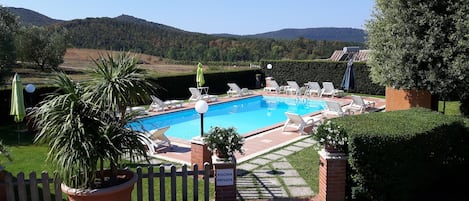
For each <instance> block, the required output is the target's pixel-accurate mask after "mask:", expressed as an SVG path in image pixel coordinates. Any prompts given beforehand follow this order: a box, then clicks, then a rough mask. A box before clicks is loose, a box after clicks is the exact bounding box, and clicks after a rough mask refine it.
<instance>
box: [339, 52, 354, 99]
mask: <svg viewBox="0 0 469 201" xmlns="http://www.w3.org/2000/svg"><path fill="white" fill-rule="evenodd" d="M340 86H341V88H343V89H344V90H346V91H348V90H350V89H353V88H355V75H354V73H353V60H352V59H350V60H349V61H348V63H347V68H346V69H345V74H344V77H343V78H342V84H341V85H340Z"/></svg>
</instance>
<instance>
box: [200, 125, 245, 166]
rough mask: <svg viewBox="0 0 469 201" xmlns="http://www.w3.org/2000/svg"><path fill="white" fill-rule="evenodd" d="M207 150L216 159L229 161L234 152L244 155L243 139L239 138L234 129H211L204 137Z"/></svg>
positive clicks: (216, 127)
mask: <svg viewBox="0 0 469 201" xmlns="http://www.w3.org/2000/svg"><path fill="white" fill-rule="evenodd" d="M204 142H205V143H206V144H207V149H208V150H209V151H211V152H212V153H213V154H215V155H216V156H217V157H218V158H221V159H224V160H229V159H230V158H233V157H234V153H235V152H239V153H240V154H244V149H243V148H242V147H243V144H244V137H242V136H240V135H239V134H238V132H237V130H236V128H234V127H229V128H222V127H218V126H215V127H212V128H210V130H209V132H208V133H207V134H206V135H205V136H204Z"/></svg>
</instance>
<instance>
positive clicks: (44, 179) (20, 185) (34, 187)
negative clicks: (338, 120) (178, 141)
mask: <svg viewBox="0 0 469 201" xmlns="http://www.w3.org/2000/svg"><path fill="white" fill-rule="evenodd" d="M154 167H155V166H149V167H145V168H146V169H147V173H143V169H144V168H142V167H138V168H137V175H138V180H137V183H136V188H135V190H136V191H137V200H138V201H143V185H144V181H143V179H144V178H146V179H148V180H147V183H148V201H154V197H155V193H154V192H155V182H158V181H155V180H158V179H159V184H160V185H159V186H160V187H159V193H160V198H159V200H166V189H165V188H166V187H165V180H166V178H169V179H170V181H171V182H170V183H171V186H170V197H171V200H177V198H176V197H177V194H178V193H180V194H181V197H182V200H188V179H192V180H193V189H192V193H193V194H192V196H193V199H194V200H199V194H198V192H199V190H198V189H199V178H200V177H202V176H203V184H201V185H203V191H204V193H203V200H205V201H208V200H209V198H210V191H209V190H210V186H209V177H210V167H209V164H208V163H206V164H204V169H203V170H199V169H198V166H197V164H194V165H193V166H192V170H191V171H188V168H187V165H183V166H182V168H181V171H179V172H176V167H175V166H174V165H171V166H170V171H169V172H167V171H165V166H163V165H160V166H159V172H156V173H155V172H154ZM177 177H181V181H182V182H181V185H180V186H181V187H180V189H178V188H177V185H176V179H177ZM155 178H157V179H155ZM51 184H53V189H50V186H51ZM0 185H5V190H6V198H7V200H8V201H10V200H12V201H14V200H18V201H28V199H29V200H31V201H40V200H42V201H52V200H54V201H62V191H61V189H60V185H61V180H60V179H59V178H58V177H57V176H54V178H50V177H49V174H48V173H47V172H43V173H41V178H37V175H36V172H31V173H30V174H29V179H25V175H24V173H19V174H18V175H17V177H16V179H14V178H13V176H12V175H11V174H10V173H8V174H7V175H6V176H5V182H0ZM28 186H29V192H28ZM38 189H42V191H41V192H39V190H38ZM0 190H1V189H0ZM28 193H29V196H28ZM51 194H52V195H55V197H53V198H52V197H51ZM201 198H202V197H201ZM0 200H1V199H0Z"/></svg>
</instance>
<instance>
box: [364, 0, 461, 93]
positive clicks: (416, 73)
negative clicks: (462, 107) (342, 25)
mask: <svg viewBox="0 0 469 201" xmlns="http://www.w3.org/2000/svg"><path fill="white" fill-rule="evenodd" d="M366 28H367V32H368V37H369V38H368V42H369V47H370V49H371V50H372V52H371V54H370V59H369V61H368V64H369V66H370V67H371V73H370V76H371V79H372V80H373V82H375V83H377V84H380V85H383V86H391V87H395V88H400V89H424V90H428V91H429V92H430V93H432V94H434V95H438V96H440V98H442V99H443V100H446V99H447V98H449V96H450V95H454V94H458V95H461V94H463V93H464V91H466V92H467V91H468V86H469V83H468V80H469V48H468V47H469V35H468V32H469V4H468V2H467V1H466V0H453V1H448V0H444V1H441V0H427V1H419V0H376V5H375V9H374V12H373V14H372V19H371V20H370V21H369V22H368V23H367V25H366Z"/></svg>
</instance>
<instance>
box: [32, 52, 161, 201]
mask: <svg viewBox="0 0 469 201" xmlns="http://www.w3.org/2000/svg"><path fill="white" fill-rule="evenodd" d="M137 61H138V59H137V58H136V57H135V56H131V55H130V54H128V53H120V54H119V55H118V56H117V57H115V56H113V55H111V54H108V55H107V58H106V57H103V56H101V58H99V59H97V60H95V64H96V67H95V68H94V71H93V75H94V76H93V79H91V80H90V81H87V82H84V83H76V82H74V81H73V80H72V79H71V78H70V77H69V76H67V75H66V74H63V73H58V74H57V76H56V78H55V79H54V83H55V85H56V86H57V87H58V88H59V90H60V92H61V93H57V94H51V95H49V96H48V97H47V98H46V99H45V100H44V101H42V102H41V103H40V104H39V107H38V108H37V109H36V110H35V111H34V112H33V113H34V114H33V115H34V117H35V118H34V119H35V126H36V127H37V128H38V133H37V134H36V137H35V142H36V143H48V144H49V146H50V150H49V153H48V156H47V160H48V161H50V162H51V163H52V164H53V165H54V166H55V169H56V171H57V173H58V174H59V176H60V178H61V179H62V182H63V183H62V191H63V192H64V193H66V194H67V195H68V198H69V200H86V199H91V200H131V197H130V196H131V194H130V193H131V191H132V189H133V185H134V183H135V182H136V180H137V175H136V174H135V173H133V172H131V171H128V170H122V169H119V168H120V167H119V163H120V162H121V161H122V159H123V157H125V159H126V160H130V161H136V160H138V159H141V158H142V156H143V158H147V155H146V148H145V147H144V145H143V144H142V143H141V140H145V139H142V137H141V136H142V135H138V134H137V132H138V131H135V130H132V129H130V128H128V127H127V123H128V122H129V121H130V120H132V119H133V118H134V117H135V116H136V114H133V113H126V107H127V106H131V105H133V104H135V103H136V102H138V101H148V100H149V97H150V94H151V93H152V92H153V90H152V89H153V88H152V86H151V84H150V83H149V82H147V81H145V79H144V77H143V76H142V74H140V73H139V70H138V68H137V66H136V63H137ZM105 166H106V168H105ZM114 190H120V191H121V192H120V193H122V194H120V193H117V192H114ZM107 196H112V197H107Z"/></svg>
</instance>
